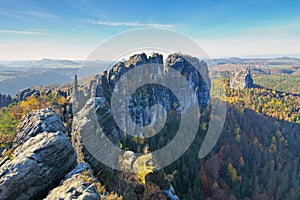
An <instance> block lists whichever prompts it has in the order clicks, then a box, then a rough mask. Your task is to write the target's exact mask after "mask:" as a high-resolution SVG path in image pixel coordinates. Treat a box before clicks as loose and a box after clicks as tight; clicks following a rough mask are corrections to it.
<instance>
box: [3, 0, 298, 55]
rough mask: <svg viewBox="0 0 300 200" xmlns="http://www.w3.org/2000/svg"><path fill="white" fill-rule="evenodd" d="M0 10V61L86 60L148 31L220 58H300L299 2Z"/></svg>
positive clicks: (83, 4)
mask: <svg viewBox="0 0 300 200" xmlns="http://www.w3.org/2000/svg"><path fill="white" fill-rule="evenodd" d="M0 5H1V6H0V60H33V59H41V58H53V59H76V60H84V59H86V58H87V57H88V56H89V54H90V53H91V52H92V51H93V50H94V49H95V48H96V47H97V46H98V45H99V44H101V43H102V42H104V41H106V40H107V39H109V38H111V37H113V36H115V35H117V34H120V33H122V32H124V31H129V30H132V29H137V28H144V27H153V28H164V29H170V30H175V31H177V32H180V33H182V34H184V35H186V36H187V37H189V38H191V39H193V40H194V41H196V42H197V43H198V44H199V45H200V46H201V47H202V48H203V49H204V51H205V52H206V53H207V54H208V56H210V57H213V58H215V57H272V56H297V57H299V56H300V12H299V10H300V1H298V0H289V1H286V0H284V1H283V0H261V1H260V0H248V1H244V0H240V1H233V0H232V1H225V0H223V1H221V0H207V1H188V0H186V1H180V0H179V1H167V0H151V1H142V0H128V1H125V0H124V1H121V0H114V1H108V0H107V1H103V0H98V1H96V0H90V1H89V0H87V1H83V0H78V1H71V0H70V1H69V0H43V1H38V0H22V1H20V0H18V1H17V0H0ZM112 48H116V47H112ZM110 51H113V49H111V50H110Z"/></svg>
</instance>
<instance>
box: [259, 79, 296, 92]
mask: <svg viewBox="0 0 300 200" xmlns="http://www.w3.org/2000/svg"><path fill="white" fill-rule="evenodd" d="M253 81H254V83H255V84H258V85H261V86H263V87H265V88H271V89H273V90H278V91H283V92H288V93H294V94H300V76H293V75H267V76H253Z"/></svg>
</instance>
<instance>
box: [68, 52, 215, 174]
mask: <svg viewBox="0 0 300 200" xmlns="http://www.w3.org/2000/svg"><path fill="white" fill-rule="evenodd" d="M154 63H155V64H161V65H163V64H164V63H163V57H162V55H160V54H153V55H152V56H150V57H147V55H146V54H136V55H133V56H131V57H130V58H129V60H127V61H124V62H119V63H117V64H115V65H114V66H113V67H112V69H111V70H109V71H105V72H103V73H102V74H100V75H98V76H95V79H96V81H95V80H93V83H94V84H96V85H94V86H90V88H93V90H94V91H90V92H89V93H90V94H94V96H89V97H94V98H92V99H90V100H89V101H88V102H87V103H86V102H85V103H86V105H85V106H84V107H83V108H82V109H81V108H78V110H80V109H81V110H80V111H79V112H78V113H77V114H76V115H75V117H74V118H73V131H72V135H73V138H72V143H73V146H74V148H75V150H76V152H77V155H78V161H79V162H82V161H86V162H88V163H89V164H90V165H91V167H92V169H93V170H94V171H97V170H99V169H97V168H94V166H100V165H98V164H96V163H97V161H95V160H94V159H93V156H92V155H91V154H90V153H89V152H88V151H87V150H86V149H85V148H84V146H83V145H82V144H81V137H82V134H83V133H86V132H89V131H95V130H96V129H97V128H96V127H97V126H96V124H95V123H98V124H100V126H101V129H102V131H103V132H104V133H105V135H106V136H107V137H108V138H109V139H110V140H111V141H112V142H113V143H114V144H116V145H119V143H118V142H119V139H120V137H121V136H122V135H123V134H124V133H123V132H122V131H121V130H120V129H119V127H118V126H117V125H116V122H115V121H114V117H113V115H112V113H111V106H110V100H111V95H112V91H113V89H114V87H115V85H116V83H117V82H118V81H119V80H120V78H121V77H122V75H123V74H125V73H126V72H128V71H129V70H131V69H133V68H135V67H139V66H140V65H142V64H150V65H151V64H154ZM170 68H172V69H174V70H177V71H179V72H180V73H181V75H182V76H183V77H185V78H186V80H187V81H189V83H190V85H191V87H192V88H193V89H194V91H196V96H194V97H191V96H186V95H185V96H184V95H183V96H184V98H185V100H184V102H186V104H184V106H186V107H188V106H189V102H192V101H194V102H197V101H198V103H199V106H200V107H201V108H205V107H206V106H207V105H208V102H209V100H210V93H209V89H210V80H209V78H208V68H207V64H206V63H205V62H203V61H199V60H198V59H197V58H193V57H190V56H184V55H181V54H171V55H169V56H168V57H167V59H166V63H165V65H164V69H163V70H162V71H157V72H150V75H152V74H163V73H165V72H164V71H168V70H169V69H170ZM145 73H149V72H148V71H145ZM138 78H139V77H137V79H138ZM154 78H155V77H154ZM90 85H91V84H90ZM76 86H77V83H75V84H74V91H75V93H77V91H78V89H77V88H76ZM181 89H182V90H181V91H182V93H183V94H185V88H181ZM74 99H75V100H77V101H80V98H77V97H76V96H75V98H74ZM83 99H86V98H83ZM176 101H178V100H177V99H176V97H175V96H174V94H172V92H171V91H170V90H169V89H167V88H163V87H158V86H154V87H146V88H145V89H144V90H142V91H141V92H140V93H139V94H134V95H132V99H131V101H130V105H129V109H130V112H131V117H132V118H133V121H135V123H136V124H139V125H148V124H150V123H151V122H155V121H156V117H155V116H163V115H164V114H165V113H164V112H162V111H161V110H154V113H155V114H154V118H151V121H150V108H151V106H152V105H153V104H155V103H158V104H160V105H163V107H165V108H166V110H168V111H169V110H172V109H173V110H174V111H176V108H174V106H173V105H174V102H176ZM75 104H76V102H75ZM79 104H82V102H81V103H80V102H79V103H78V105H79ZM93 113H96V114H97V116H93ZM122 114H124V113H120V115H122ZM121 118H122V119H124V122H123V123H124V124H129V120H131V119H130V117H128V116H123V117H122V116H121ZM125 127H126V125H125ZM92 160H93V161H92Z"/></svg>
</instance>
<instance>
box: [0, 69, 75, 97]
mask: <svg viewBox="0 0 300 200" xmlns="http://www.w3.org/2000/svg"><path fill="white" fill-rule="evenodd" d="M70 81H72V78H71V77H70V76H68V75H63V74H60V73H57V72H55V71H43V72H36V73H31V74H24V75H20V76H16V77H13V78H10V79H7V80H3V81H2V82H0V93H1V94H10V95H12V96H13V95H15V93H16V92H18V91H19V90H21V89H24V88H27V87H34V86H43V85H51V84H64V83H68V82H70Z"/></svg>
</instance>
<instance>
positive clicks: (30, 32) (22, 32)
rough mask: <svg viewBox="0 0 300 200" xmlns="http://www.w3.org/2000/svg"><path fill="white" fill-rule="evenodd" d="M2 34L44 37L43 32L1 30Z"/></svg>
mask: <svg viewBox="0 0 300 200" xmlns="http://www.w3.org/2000/svg"><path fill="white" fill-rule="evenodd" d="M0 33H8V34H18V35H42V34H44V33H43V32H40V31H20V30H5V29H0Z"/></svg>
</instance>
